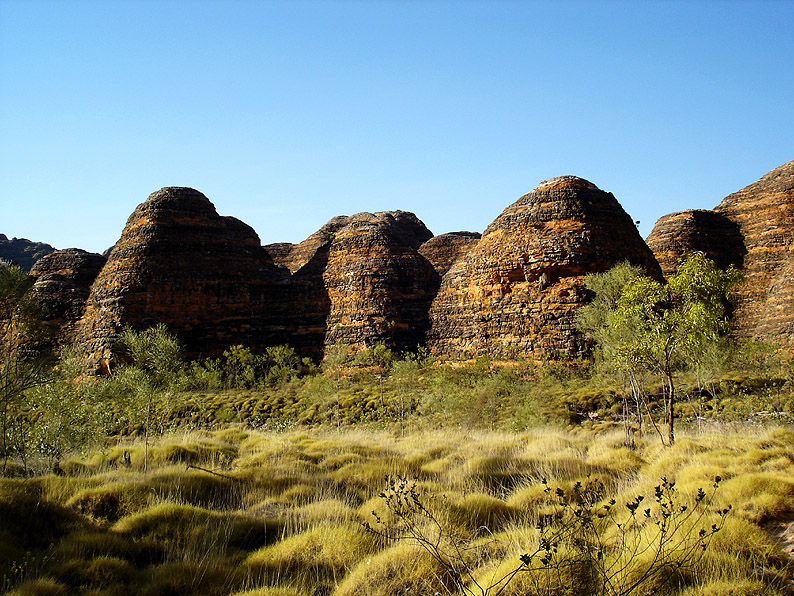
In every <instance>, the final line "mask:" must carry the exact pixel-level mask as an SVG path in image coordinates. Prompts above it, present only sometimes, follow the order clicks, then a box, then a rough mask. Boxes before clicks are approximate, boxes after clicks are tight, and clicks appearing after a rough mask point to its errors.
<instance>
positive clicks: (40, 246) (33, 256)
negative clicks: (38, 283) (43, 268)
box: [0, 234, 55, 272]
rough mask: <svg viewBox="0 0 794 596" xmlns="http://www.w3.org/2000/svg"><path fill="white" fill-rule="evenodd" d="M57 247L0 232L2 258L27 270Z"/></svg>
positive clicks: (0, 256) (0, 255) (0, 254)
mask: <svg viewBox="0 0 794 596" xmlns="http://www.w3.org/2000/svg"><path fill="white" fill-rule="evenodd" d="M54 251H55V249H54V248H53V247H52V246H50V245H49V244H44V243H43V242H32V241H30V240H28V239H27V238H12V239H11V240H9V239H8V236H6V235H5V234H0V259H5V260H7V261H13V262H14V263H16V264H17V265H19V266H20V267H22V269H24V270H25V271H28V272H29V271H30V268H31V267H33V265H34V263H35V262H36V261H38V260H39V259H40V258H41V257H44V256H46V255H48V254H50V253H51V252H54Z"/></svg>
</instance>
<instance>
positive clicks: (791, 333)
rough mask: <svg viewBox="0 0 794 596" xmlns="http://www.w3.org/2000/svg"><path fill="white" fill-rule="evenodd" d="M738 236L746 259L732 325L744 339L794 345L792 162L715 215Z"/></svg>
mask: <svg viewBox="0 0 794 596" xmlns="http://www.w3.org/2000/svg"><path fill="white" fill-rule="evenodd" d="M714 210H715V212H717V213H719V214H721V215H723V216H725V217H727V218H728V219H730V220H731V221H733V222H734V223H735V224H736V225H737V226H738V227H739V230H740V233H741V235H742V238H743V241H744V246H745V249H746V251H747V254H746V255H745V256H744V275H745V281H744V283H743V284H742V285H741V286H740V288H739V289H738V291H737V292H736V299H735V310H734V314H733V320H732V325H733V328H734V329H735V331H736V333H737V334H738V335H739V336H742V337H757V338H764V339H771V340H782V341H786V342H788V343H792V342H794V315H793V314H792V313H793V312H794V311H793V310H792V307H793V306H794V279H792V262H793V261H794V252H792V249H793V248H794V161H790V162H788V163H786V164H783V165H782V166H780V167H778V168H776V169H774V170H772V171H771V172H769V173H768V174H766V175H765V176H763V177H762V178H761V179H760V180H758V181H757V182H754V183H753V184H750V185H749V186H746V187H745V188H743V189H742V190H740V191H738V192H735V193H733V194H731V195H728V196H727V197H725V199H723V201H722V202H721V203H720V204H719V205H718V206H717V207H716V208H715V209H714Z"/></svg>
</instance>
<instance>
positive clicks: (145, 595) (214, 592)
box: [139, 561, 243, 596]
mask: <svg viewBox="0 0 794 596" xmlns="http://www.w3.org/2000/svg"><path fill="white" fill-rule="evenodd" d="M242 580H243V578H242V576H241V574H240V573H239V571H238V570H237V569H236V568H234V567H229V566H225V565H222V564H218V563H216V562H213V561H200V562H184V561H176V562H172V563H164V564H163V565H157V566H156V567H150V568H149V569H148V570H147V572H146V580H145V584H144V586H143V588H142V589H141V590H140V592H139V594H140V596H162V595H165V594H179V596H226V595H227V594H229V592H230V591H232V590H236V589H238V588H239V586H240V584H241V583H242Z"/></svg>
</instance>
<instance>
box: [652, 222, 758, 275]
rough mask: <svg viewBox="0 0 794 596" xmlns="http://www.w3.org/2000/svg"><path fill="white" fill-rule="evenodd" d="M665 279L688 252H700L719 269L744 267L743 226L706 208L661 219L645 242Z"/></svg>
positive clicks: (674, 270)
mask: <svg viewBox="0 0 794 596" xmlns="http://www.w3.org/2000/svg"><path fill="white" fill-rule="evenodd" d="M645 242H646V243H647V244H648V247H649V248H650V249H651V250H652V251H653V254H654V256H655V257H656V260H657V261H658V262H659V265H660V266H661V268H662V273H663V274H664V276H665V277H670V276H671V275H673V274H674V273H675V272H676V269H677V267H678V263H679V261H680V260H681V258H682V257H684V256H685V255H686V254H687V253H690V252H694V251H699V252H702V253H704V254H705V255H706V256H707V257H708V258H710V259H712V260H713V261H714V262H715V263H716V264H717V266H718V267H720V268H721V269H725V268H727V267H729V266H730V265H735V266H737V267H741V266H742V264H743V261H744V255H745V253H746V252H747V251H746V249H745V247H744V239H743V238H742V234H741V231H740V229H739V226H738V225H737V224H736V223H735V222H733V221H731V220H730V219H728V217H726V216H725V215H722V214H720V213H716V212H714V211H708V210H705V209H688V210H686V211H678V212H676V213H671V214H669V215H665V216H664V217H661V218H660V219H659V220H658V221H657V222H656V224H655V225H654V226H653V230H651V233H650V235H649V236H648V238H647V239H646V240H645Z"/></svg>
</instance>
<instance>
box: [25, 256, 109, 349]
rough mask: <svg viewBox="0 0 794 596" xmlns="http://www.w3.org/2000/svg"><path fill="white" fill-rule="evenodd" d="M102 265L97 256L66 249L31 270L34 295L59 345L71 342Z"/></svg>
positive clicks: (100, 258)
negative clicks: (33, 281)
mask: <svg viewBox="0 0 794 596" xmlns="http://www.w3.org/2000/svg"><path fill="white" fill-rule="evenodd" d="M104 265H105V257H103V256H102V255H100V254H96V253H91V252H86V251H84V250H80V249H77V248H68V249H66V250H58V251H55V252H52V253H50V254H48V255H46V256H44V257H42V258H40V259H39V260H38V261H36V263H35V264H34V265H33V267H32V269H31V270H30V274H31V275H32V276H33V277H35V278H36V281H35V283H34V285H33V290H32V291H33V295H34V296H35V298H36V299H37V300H38V302H39V303H40V304H41V305H42V307H43V308H44V313H45V315H44V316H45V321H46V322H47V324H48V325H49V326H50V327H51V328H52V329H53V332H54V334H55V336H56V337H58V338H59V339H60V340H61V341H64V342H67V341H69V340H70V339H71V336H72V333H73V331H74V325H75V324H76V323H77V321H78V320H79V319H80V317H82V316H83V313H84V312H85V308H86V303H87V301H88V295H89V293H90V291H91V284H93V283H94V280H95V279H96V277H97V275H99V272H100V270H101V269H102V267H103V266H104Z"/></svg>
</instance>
